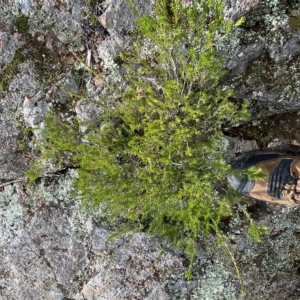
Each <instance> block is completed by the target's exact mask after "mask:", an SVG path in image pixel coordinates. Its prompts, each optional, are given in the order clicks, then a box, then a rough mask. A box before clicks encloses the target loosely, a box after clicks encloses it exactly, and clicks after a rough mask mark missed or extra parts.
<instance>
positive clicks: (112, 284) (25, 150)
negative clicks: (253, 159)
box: [0, 0, 300, 300]
mask: <svg viewBox="0 0 300 300" xmlns="http://www.w3.org/2000/svg"><path fill="white" fill-rule="evenodd" d="M98 2H99V3H98ZM98 2H97V3H96V4H95V6H94V7H90V6H89V5H88V4H87V2H82V1H79V0H76V1H69V0H62V1H48V0H43V1H38V2H34V1H32V0H14V1H7V0H0V7H1V10H0V18H1V21H0V67H1V70H0V72H1V78H0V90H1V92H0V180H1V181H8V180H14V179H20V180H21V179H22V178H23V177H24V171H25V170H26V169H27V168H28V165H29V162H30V161H31V160H32V158H33V155H34V154H35V153H34V151H33V146H32V145H34V144H35V142H36V139H39V138H41V134H40V131H39V130H36V129H41V128H42V127H43V120H44V116H45V114H46V113H47V112H48V111H55V112H57V113H58V114H61V115H62V116H64V117H66V118H69V117H70V115H74V114H76V115H77V116H78V117H79V119H81V120H92V121H93V122H98V120H99V116H101V112H102V110H101V108H100V107H99V106H98V105H95V104H93V103H92V102H85V100H84V99H78V96H79V95H78V94H80V92H81V90H82V89H83V88H86V93H87V96H88V97H90V98H91V99H99V97H101V95H103V94H106V95H109V93H110V92H111V91H108V90H107V89H106V88H105V86H104V84H103V80H102V78H103V77H101V76H105V78H106V80H107V81H109V82H118V83H119V84H120V85H124V82H123V81H122V77H121V74H122V70H121V69H120V67H119V66H118V64H117V63H116V62H115V61H114V59H115V57H116V56H117V55H118V53H119V51H120V50H121V49H122V47H123V46H124V45H125V44H126V42H127V41H128V40H129V33H130V32H131V31H132V29H133V27H134V21H133V15H132V13H131V12H130V10H129V8H128V5H127V4H126V1H125V0H106V1H98ZM186 2H188V1H186ZM135 3H136V4H138V9H139V11H140V12H146V13H149V14H150V13H151V11H152V8H153V5H154V1H153V0H148V1H142V0H135ZM224 3H225V4H226V15H227V16H228V17H229V18H231V19H234V20H237V19H238V18H239V17H240V16H242V15H244V14H246V13H248V14H247V18H246V22H245V24H244V25H243V26H242V27H240V28H238V29H236V30H235V32H234V33H233V35H232V36H231V37H230V39H229V40H228V41H226V42H224V43H220V44H218V45H217V47H218V50H219V51H220V52H221V53H226V55H227V60H226V61H225V62H224V67H225V68H226V69H227V70H228V71H229V72H228V74H227V77H225V79H226V80H227V82H226V85H227V86H228V87H230V88H234V89H235V90H237V95H236V97H237V100H238V99H243V100H248V101H249V102H250V103H251V108H250V109H251V111H252V112H253V115H254V116H257V119H258V118H260V117H261V116H267V115H274V114H275V113H280V115H279V116H278V117H276V118H273V119H274V120H273V121H274V122H273V123H268V124H269V127H266V126H267V125H266V124H265V123H264V122H266V119H263V121H261V120H254V122H256V125H257V126H256V129H255V130H254V129H253V128H250V126H248V127H247V128H246V129H244V128H243V127H241V128H238V129H236V131H239V130H240V131H241V132H242V133H240V132H239V133H238V134H236V132H234V133H235V134H233V135H235V136H238V138H244V139H245V137H246V138H249V139H251V141H245V142H243V143H241V142H239V140H237V139H233V138H232V137H229V138H228V141H227V142H226V143H225V142H224V147H225V146H226V147H229V148H227V149H231V150H230V151H231V152H232V153H237V152H238V153H239V152H245V151H248V150H253V149H257V148H258V146H259V147H263V148H268V149H275V150H276V149H283V150H284V151H288V149H289V147H288V145H287V144H292V145H293V146H297V145H298V146H299V144H300V142H299V141H300V140H299V139H300V135H299V134H298V133H297V132H299V124H300V119H299V116H297V115H296V114H294V115H287V114H285V115H283V113H286V112H289V111H295V110H298V109H299V107H300V102H299V93H300V86H299V70H300V65H299V60H298V57H299V54H300V48H299V31H300V26H299V24H298V23H297V20H298V19H297V18H299V15H297V11H299V6H297V3H294V2H293V1H275V0H274V1H273V0H272V1H271V0H264V1H263V0H262V1H258V0H243V1H233V0H225V1H224ZM92 21H93V22H95V24H92V23H93V22H92ZM17 49H21V53H22V55H23V56H24V57H23V58H22V59H20V60H19V61H17V62H16V53H17ZM78 58H79V59H80V60H81V61H86V63H87V64H88V65H91V66H92V67H93V68H94V69H95V70H97V72H98V73H99V74H101V76H98V77H97V76H95V75H94V74H90V73H88V72H86V70H85V66H84V64H83V63H82V62H80V61H79V59H78ZM7 76H8V77H7ZM224 83H225V82H224ZM79 97H80V96H79ZM254 119H255V118H254ZM270 120H271V121H272V118H271V119H268V122H269V121H270ZM270 124H272V125H270ZM276 126H277V127H276ZM285 127H286V130H283V129H284V128H285ZM25 128H27V130H28V129H29V132H28V131H26V130H24V129H25ZM82 129H83V131H84V127H83V128H82ZM30 131H31V132H30ZM233 131H234V130H233ZM266 133H267V136H266ZM239 134H241V136H240V135H239ZM262 135H263V136H262ZM253 138H255V139H257V142H256V141H253V140H252V139H253ZM228 151H229V150H228ZM75 177H76V172H75V171H74V170H69V171H67V172H65V173H64V174H60V175H59V174H57V177H52V178H48V177H46V178H43V179H41V180H40V182H39V183H38V184H37V185H35V186H33V187H27V186H25V185H24V182H15V183H11V184H7V185H6V186H4V187H3V186H0V299H7V300H8V299H57V300H58V299H78V300H79V299H80V300H88V299H113V300H115V299H116V300H118V299H120V300H121V299H153V300H154V299H210V300H214V299H215V300H219V299H228V300H231V299H249V300H250V299H251V300H252V299H258V300H259V299H262V300H264V299H278V300H279V299H299V297H300V292H299V261H300V258H299V253H298V251H297V249H299V246H300V240H299V237H298V234H299V228H298V224H300V220H299V208H293V207H290V208H287V207H278V206H275V205H269V204H260V203H255V204H253V205H252V206H250V208H249V207H248V208H247V209H248V211H249V212H250V213H251V214H252V216H253V217H254V218H255V219H256V220H257V221H258V222H259V223H260V224H262V225H267V226H268V227H269V231H268V234H267V235H266V236H265V237H264V238H263V240H262V242H261V243H260V244H251V243H250V242H249V241H248V239H247V237H246V228H247V226H248V223H247V220H245V219H244V218H243V217H242V213H241V209H242V207H241V206H240V205H237V206H236V209H235V214H234V216H233V217H232V218H231V219H230V220H224V224H223V228H224V231H225V232H226V233H227V234H228V235H229V240H228V242H227V245H228V248H229V250H230V251H231V253H232V254H233V255H234V258H235V260H236V263H237V265H238V267H239V270H240V273H241V277H242V279H243V284H244V287H245V289H246V291H247V295H246V297H243V298H242V296H241V295H240V290H241V286H240V282H239V280H238V277H237V275H236V273H235V269H234V265H233V262H232V261H231V259H230V255H229V254H228V251H227V250H226V248H217V246H216V241H215V240H216V238H215V237H214V236H213V235H212V236H210V237H206V238H201V239H200V241H199V249H198V252H197V260H196V262H195V265H194V277H193V280H192V281H186V280H185V279H184V272H185V270H186V268H187V266H188V259H187V257H185V256H184V255H183V254H182V253H181V252H179V251H176V250H174V249H173V248H172V247H167V248H166V249H165V251H164V252H162V254H161V253H160V250H161V248H162V244H161V243H160V242H159V241H158V240H157V239H156V238H155V237H149V236H147V235H146V234H144V233H136V234H134V235H133V236H132V237H123V238H119V239H117V240H112V241H110V240H108V236H109V235H110V232H111V231H110V224H109V222H107V220H106V219H105V215H101V211H96V212H91V211H90V212H85V211H83V210H81V209H80V204H79V202H78V200H76V199H73V196H72V193H71V191H72V189H73V187H72V185H71V183H72V182H73V180H74V178H75ZM238 200H239V199H237V202H239V201H238ZM245 208H246V207H245Z"/></svg>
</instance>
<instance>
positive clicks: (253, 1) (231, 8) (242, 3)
mask: <svg viewBox="0 0 300 300" xmlns="http://www.w3.org/2000/svg"><path fill="white" fill-rule="evenodd" d="M223 3H224V4H225V15H226V16H227V17H228V18H230V19H233V20H237V19H238V18H240V17H241V16H244V15H246V14H247V13H248V12H249V11H250V10H251V9H254V8H255V7H256V6H258V5H259V4H260V0H223Z"/></svg>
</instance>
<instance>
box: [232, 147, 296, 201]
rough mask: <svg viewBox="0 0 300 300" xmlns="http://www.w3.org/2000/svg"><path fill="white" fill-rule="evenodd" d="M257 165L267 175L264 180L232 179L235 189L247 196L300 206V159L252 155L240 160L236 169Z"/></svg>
mask: <svg viewBox="0 0 300 300" xmlns="http://www.w3.org/2000/svg"><path fill="white" fill-rule="evenodd" d="M251 166H255V167H257V168H261V169H262V171H263V172H265V173H267V177H266V178H265V179H264V180H249V179H248V178H247V175H245V176H244V177H242V178H239V177H237V176H234V175H230V176H228V181H229V183H230V185H231V186H232V187H233V189H234V190H236V191H238V192H239V193H240V194H242V195H243V196H246V197H250V198H253V199H257V200H263V201H268V202H273V203H279V204H292V205H299V204H300V156H290V155H286V154H282V153H281V154H279V153H262V152H261V153H252V154H246V155H243V156H240V157H238V158H236V159H235V160H234V161H233V163H232V168H233V169H234V170H246V169H247V168H249V167H251Z"/></svg>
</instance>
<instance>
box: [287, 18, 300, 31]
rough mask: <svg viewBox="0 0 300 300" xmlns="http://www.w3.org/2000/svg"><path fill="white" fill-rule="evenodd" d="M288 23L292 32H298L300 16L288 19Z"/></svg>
mask: <svg viewBox="0 0 300 300" xmlns="http://www.w3.org/2000/svg"><path fill="white" fill-rule="evenodd" d="M289 23H290V27H291V29H292V32H298V31H300V16H293V17H290V20H289Z"/></svg>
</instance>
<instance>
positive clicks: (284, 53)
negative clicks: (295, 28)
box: [269, 33, 300, 63]
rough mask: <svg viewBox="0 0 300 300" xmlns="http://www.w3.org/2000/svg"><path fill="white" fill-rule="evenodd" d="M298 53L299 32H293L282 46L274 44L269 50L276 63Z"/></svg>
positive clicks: (299, 46) (299, 49) (299, 44)
mask: <svg viewBox="0 0 300 300" xmlns="http://www.w3.org/2000/svg"><path fill="white" fill-rule="evenodd" d="M299 53H300V34H299V33H297V34H295V35H294V36H293V37H292V38H290V39H289V40H288V41H287V42H286V43H285V44H284V45H283V47H280V45H278V44H275V45H272V47H271V48H270V50H269V55H270V58H271V59H272V60H274V61H275V62H276V63H282V62H287V61H289V60H291V59H292V58H293V57H294V56H295V55H297V54H299Z"/></svg>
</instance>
